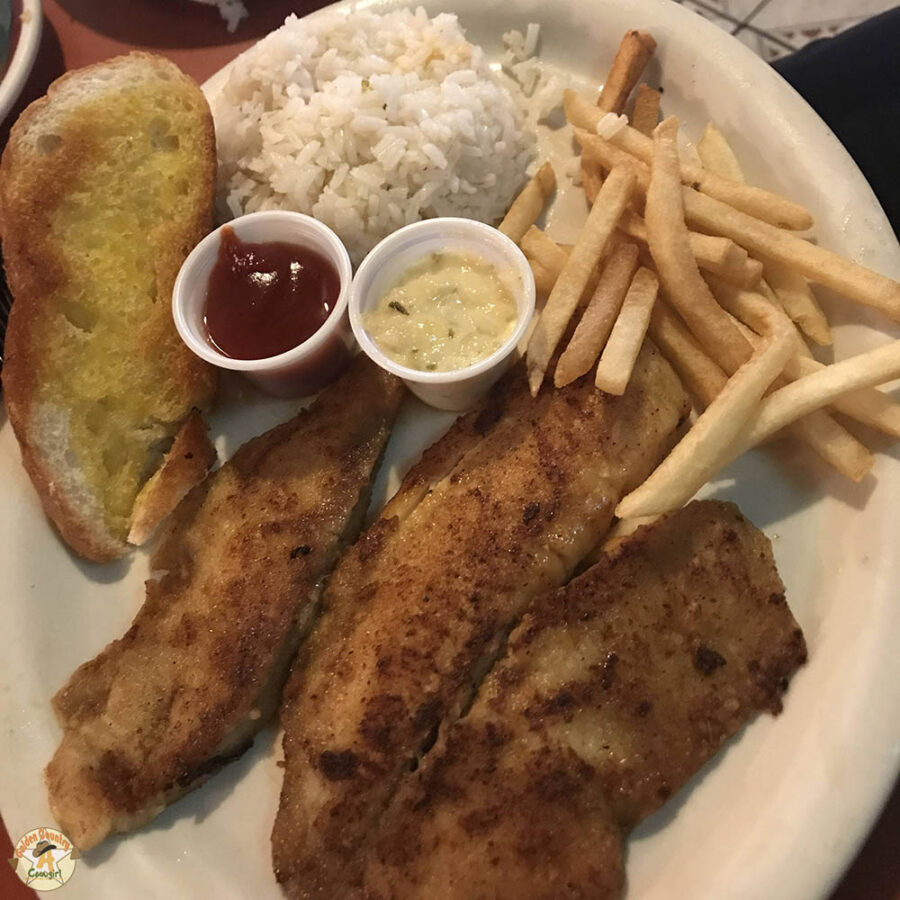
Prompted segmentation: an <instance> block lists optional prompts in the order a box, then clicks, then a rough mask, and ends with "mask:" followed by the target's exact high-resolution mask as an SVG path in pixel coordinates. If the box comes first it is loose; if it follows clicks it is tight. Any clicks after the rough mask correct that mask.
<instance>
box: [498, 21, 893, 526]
mask: <svg viewBox="0 0 900 900" xmlns="http://www.w3.org/2000/svg"><path fill="white" fill-rule="evenodd" d="M655 49H656V42H655V41H654V40H653V38H652V37H651V36H650V35H648V34H646V33H643V32H640V31H629V32H628V33H627V34H626V35H625V37H624V38H623V40H622V43H621V45H620V47H619V51H618V53H617V54H616V57H615V60H614V62H613V65H612V68H611V70H610V72H609V75H608V77H607V79H606V82H605V84H604V87H603V91H602V92H601V94H600V98H599V100H598V101H597V103H596V104H594V103H591V102H589V101H587V100H585V99H584V98H583V97H581V96H579V95H578V94H576V93H574V92H572V91H566V94H565V112H566V117H567V119H568V121H569V122H570V123H571V124H572V126H573V127H574V131H575V136H576V140H577V142H578V144H579V145H580V147H581V183H582V186H583V188H584V190H585V194H586V196H587V198H588V200H589V201H590V204H591V208H590V213H589V214H588V218H587V222H586V223H585V225H584V227H583V228H582V230H581V232H580V233H579V235H578V238H577V240H576V242H575V244H574V245H573V246H565V245H561V244H557V243H556V242H555V241H553V240H552V239H551V238H550V237H549V236H548V235H547V234H546V233H544V232H543V231H541V230H540V229H539V228H538V227H537V226H536V224H535V223H536V222H537V221H538V219H539V217H540V216H541V214H542V213H543V211H544V208H545V206H546V205H547V203H548V202H549V201H550V198H551V197H552V195H553V193H554V191H555V188H556V177H555V175H554V172H553V169H552V167H551V166H550V164H549V163H544V165H543V166H541V168H540V169H539V170H538V172H537V174H536V175H535V176H534V178H533V179H532V180H531V182H529V184H528V185H527V186H526V188H525V189H524V190H523V192H522V193H521V195H520V196H519V197H518V198H517V199H516V201H515V202H514V203H513V205H512V206H511V207H510V210H509V213H508V214H507V216H506V217H505V219H504V220H503V222H502V224H501V225H500V230H501V231H503V232H504V233H505V234H507V235H508V236H509V237H510V238H512V239H513V240H514V241H516V242H517V243H518V244H519V245H520V247H521V248H522V250H523V252H524V253H525V255H526V257H527V258H528V260H529V262H530V264H531V268H532V271H533V273H534V277H535V283H536V285H537V288H538V291H539V292H541V293H543V294H545V295H546V297H547V300H546V303H545V305H544V308H543V310H542V311H541V313H540V315H539V317H538V319H537V321H536V324H535V325H534V327H533V330H532V332H531V336H530V338H529V341H528V346H527V351H526V371H527V377H528V382H529V387H530V389H531V392H532V394H533V395H537V393H538V391H539V390H540V389H541V386H542V385H543V383H544V381H545V379H546V377H547V373H548V370H550V368H551V366H552V367H553V368H552V376H553V384H554V385H555V386H556V387H562V386H563V385H566V384H569V383H570V382H572V381H575V380H576V379H578V378H581V377H583V376H584V375H586V374H587V373H588V372H590V371H591V369H594V370H595V373H594V380H595V383H596V385H597V387H598V389H600V390H603V391H606V392H608V393H610V394H617V395H621V394H623V393H624V392H625V389H626V388H627V386H628V382H629V379H630V377H631V372H632V369H633V367H634V364H635V360H636V359H637V356H638V353H639V351H640V348H641V346H642V344H643V343H644V341H645V340H651V341H652V342H653V344H654V345H655V346H656V347H657V348H658V349H659V351H660V352H661V353H662V354H663V355H664V356H665V357H666V358H667V359H668V360H669V362H670V363H671V364H672V366H673V368H674V369H675V370H676V371H677V372H678V374H679V375H680V377H681V379H682V381H683V383H684V384H685V386H686V388H687V389H688V391H689V392H690V393H691V395H692V397H693V398H694V401H695V406H696V408H697V412H698V415H697V418H696V420H695V421H694V423H693V425H692V427H691V428H690V430H689V431H688V432H687V434H686V435H685V436H684V437H683V438H682V440H681V441H680V442H679V443H678V444H677V445H676V447H675V448H674V449H673V450H672V452H671V453H670V454H669V456H668V457H667V458H666V459H665V460H664V461H663V462H662V463H661V464H660V466H659V467H658V468H657V469H656V471H655V472H653V474H652V475H651V476H650V477H649V478H648V479H647V480H646V481H645V482H644V484H642V485H641V486H640V487H639V488H637V489H636V490H635V491H633V492H632V493H631V494H629V495H628V496H626V497H625V498H623V499H622V501H621V502H620V503H619V506H618V508H617V510H616V514H617V516H618V517H619V518H620V519H628V520H637V519H639V518H641V519H642V518H643V517H647V516H656V515H659V514H662V513H665V512H669V511H671V510H673V509H677V508H678V507H680V506H682V505H683V504H684V503H685V502H687V501H688V500H689V499H690V498H691V497H692V496H693V495H694V494H695V493H696V492H697V491H698V490H699V489H700V488H701V487H702V486H703V485H704V484H705V483H706V482H707V481H709V480H710V479H711V478H713V477H714V476H715V475H716V473H718V472H719V471H720V470H721V469H722V468H724V467H725V466H726V465H728V464H729V463H730V462H732V461H733V460H734V459H735V458H736V457H737V456H738V455H740V454H741V453H743V452H744V451H746V450H748V449H750V448H751V447H754V446H756V445H758V444H760V443H762V442H763V441H766V440H768V439H769V438H770V437H772V436H773V435H775V434H777V433H779V432H782V430H784V431H785V432H786V433H787V434H789V435H790V436H791V437H793V438H795V439H797V440H800V441H802V442H803V443H805V444H807V445H808V446H809V447H811V448H812V449H813V450H814V451H815V452H816V453H818V454H819V455H820V456H821V457H822V458H823V459H825V460H826V461H828V462H829V463H830V464H831V465H832V466H833V467H834V468H835V469H837V470H838V471H839V472H841V473H842V474H843V475H845V476H846V477H848V478H850V479H852V480H854V481H860V480H862V479H863V478H864V477H865V476H866V474H867V473H868V472H869V471H870V469H871V467H872V464H873V457H872V453H871V452H870V451H869V450H868V449H867V448H866V447H865V446H864V445H863V444H862V443H861V442H860V440H859V439H858V438H856V437H854V435H852V434H851V433H850V431H848V430H847V429H846V428H845V427H844V426H843V425H841V424H840V423H839V422H838V420H837V419H835V418H834V417H833V415H832V414H833V413H834V412H840V413H841V414H843V415H844V416H847V417H849V418H850V419H854V420H856V421H858V422H862V423H864V424H865V425H867V426H870V427H873V428H876V429H878V430H880V431H882V432H884V433H885V434H888V435H891V436H892V437H900V404H898V403H897V402H896V401H894V400H893V399H892V398H891V397H890V396H889V395H888V394H887V393H884V392H882V391H879V390H877V389H876V386H877V385H883V384H885V383H886V382H889V381H891V380H893V379H895V378H897V377H900V341H893V342H891V343H888V344H886V345H884V346H882V347H879V348H878V349H876V350H872V351H869V352H867V353H863V354H860V355H858V356H856V357H853V358H851V359H847V360H844V361H842V362H838V363H835V364H834V365H827V366H826V365H824V364H822V363H820V362H817V361H816V360H815V359H814V358H813V356H812V354H811V352H810V349H809V346H808V344H807V341H812V342H813V343H815V344H818V345H820V346H825V345H829V344H831V342H832V335H831V328H830V326H829V323H828V320H827V318H826V316H825V313H824V312H823V310H822V308H821V307H820V305H819V303H818V302H817V300H816V297H815V294H814V293H813V290H812V288H811V286H810V285H811V283H815V284H820V285H825V286H826V287H829V288H832V289H833V290H835V291H837V292H838V293H840V294H842V295H843V296H845V297H847V298H848V299H850V300H854V301H856V302H858V303H863V304H866V305H868V306H871V307H874V308H876V309H878V310H880V311H882V312H883V313H885V314H887V315H888V316H889V317H890V318H892V319H894V320H895V321H896V320H900V283H898V282H896V281H894V280H892V279H890V278H887V277H885V276H883V275H880V274H878V273H877V272H873V271H871V270H869V269H866V268H865V267H863V266H861V265H859V264H858V263H856V262H853V261H851V260H849V259H845V258H843V257H841V256H839V255H837V254H836V253H833V252H831V251H829V250H826V249H824V248H822V247H819V246H817V245H816V244H814V243H812V242H810V241H809V240H807V239H806V238H805V237H803V236H802V235H800V234H798V233H797V232H802V231H806V230H807V229H809V228H811V227H812V224H813V219H812V216H811V215H810V213H809V211H808V210H806V209H804V208H803V207H802V206H800V205H799V204H797V203H794V202H792V201H790V200H788V199H786V198H784V197H781V196H779V195H777V194H774V193H771V192H770V191H766V190H763V189H762V188H759V187H755V186H752V185H748V184H747V183H746V181H745V179H744V174H743V171H742V169H741V166H740V163H739V162H738V159H737V157H736V156H735V154H734V152H733V151H732V149H731V147H730V146H729V145H728V142H727V140H726V139H725V137H724V135H723V134H722V133H721V132H720V131H719V130H718V129H717V128H716V126H715V125H714V124H713V123H710V124H708V125H707V126H706V129H705V131H704V132H703V135H702V137H701V138H700V140H699V142H698V144H697V147H696V151H697V153H696V155H697V157H699V163H698V162H697V161H696V160H695V159H694V160H692V159H688V158H687V155H686V154H682V153H681V152H680V151H679V148H678V129H679V123H678V120H677V119H676V118H675V117H674V116H670V117H668V118H666V119H664V120H663V121H662V122H659V123H658V119H659V108H660V92H659V91H657V90H654V89H653V88H651V87H649V86H648V85H646V84H638V82H639V81H640V78H641V76H642V73H643V70H644V67H645V66H646V64H647V62H648V60H649V59H650V57H651V56H652V54H653V52H654V51H655ZM635 88H637V90H636V95H635V100H634V106H633V113H632V115H631V117H630V124H625V120H624V119H623V118H621V116H622V113H623V111H624V109H625V106H626V103H627V101H628V98H629V97H630V96H631V94H632V92H634V91H635ZM604 135H606V136H604ZM573 325H574V327H573ZM564 344H565V345H564ZM563 345H564V346H563Z"/></svg>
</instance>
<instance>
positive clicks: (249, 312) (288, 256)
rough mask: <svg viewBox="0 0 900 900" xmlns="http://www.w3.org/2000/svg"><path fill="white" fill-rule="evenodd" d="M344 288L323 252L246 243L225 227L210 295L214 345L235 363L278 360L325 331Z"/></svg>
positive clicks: (208, 324)
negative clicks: (276, 357) (324, 327)
mask: <svg viewBox="0 0 900 900" xmlns="http://www.w3.org/2000/svg"><path fill="white" fill-rule="evenodd" d="M340 287H341V285H340V276H339V275H338V272H337V269H336V268H335V267H334V266H333V265H332V264H331V262H330V261H329V260H327V259H326V258H325V257H324V256H322V254H321V253H318V252H317V251H315V250H312V249H310V248H309V247H302V246H300V245H299V244H290V243H287V242H284V241H271V242H267V243H264V244H250V243H244V242H243V241H242V240H241V239H240V238H239V237H238V236H237V235H236V234H235V233H234V229H232V228H223V229H222V241H221V243H220V245H219V256H218V259H217V260H216V264H215V266H214V267H213V270H212V272H211V273H210V276H209V286H208V287H207V290H206V309H205V310H204V315H203V321H204V324H205V325H206V330H207V333H208V334H209V341H210V343H211V344H212V345H213V346H214V347H215V348H216V349H217V350H218V351H219V352H220V353H223V354H225V356H230V357H231V358H232V359H265V358H266V357H269V356H277V355H278V354H279V353H284V352H285V351H286V350H291V349H293V348H294V347H296V346H297V345H298V344H301V343H303V341H305V340H306V339H307V338H309V337H311V336H312V335H313V334H315V333H316V332H317V331H318V330H319V328H321V327H322V325H323V324H324V322H325V320H326V319H327V318H328V314H329V313H330V312H331V310H332V309H333V308H334V304H335V302H336V301H337V298H338V294H339V293H340Z"/></svg>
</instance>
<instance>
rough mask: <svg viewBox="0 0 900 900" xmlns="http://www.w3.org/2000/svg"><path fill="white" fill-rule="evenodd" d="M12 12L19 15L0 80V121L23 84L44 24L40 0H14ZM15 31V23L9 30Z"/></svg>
mask: <svg viewBox="0 0 900 900" xmlns="http://www.w3.org/2000/svg"><path fill="white" fill-rule="evenodd" d="M12 14H13V20H14V21H15V19H18V39H17V40H16V41H15V45H14V47H13V48H12V55H11V57H10V60H9V66H8V67H7V69H6V72H5V73H4V75H3V80H2V81H0V121H2V120H3V119H5V118H6V117H7V115H8V114H9V111H10V110H11V109H12V107H13V105H14V104H15V102H16V100H18V99H19V96H20V95H21V93H22V90H23V88H24V87H25V82H26V81H27V80H28V76H29V75H30V74H31V70H32V68H33V67H34V61H35V59H36V58H37V54H38V48H39V47H40V44H41V34H42V32H43V27H44V11H43V8H42V7H41V0H13V4H12ZM15 32H16V28H15V27H14V28H13V29H12V33H13V34H15Z"/></svg>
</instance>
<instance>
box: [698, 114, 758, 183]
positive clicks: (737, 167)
mask: <svg viewBox="0 0 900 900" xmlns="http://www.w3.org/2000/svg"><path fill="white" fill-rule="evenodd" d="M697 155H698V156H699V157H700V162H701V163H703V168H704V169H706V170H707V171H709V172H714V173H715V174H716V175H721V176H722V177H723V178H730V179H731V180H732V181H737V182H738V183H740V184H744V183H745V182H746V179H745V178H744V172H743V170H742V169H741V164H740V163H739V162H738V159H737V157H736V156H735V155H734V151H733V150H732V149H731V145H730V144H729V143H728V141H727V140H726V139H725V135H724V134H722V132H721V131H719V129H718V128H716V126H715V125H714V124H713V123H712V122H707V123H706V128H704V129H703V134H702V135H700V140H699V141H697Z"/></svg>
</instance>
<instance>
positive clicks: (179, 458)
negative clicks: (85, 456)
mask: <svg viewBox="0 0 900 900" xmlns="http://www.w3.org/2000/svg"><path fill="white" fill-rule="evenodd" d="M215 461H216V449H215V447H213V445H212V444H211V443H210V441H209V435H208V434H207V432H206V422H205V421H204V420H203V416H201V415H200V413H199V412H198V411H197V410H196V409H194V410H192V411H191V414H190V415H189V416H188V417H187V418H186V419H185V420H184V424H183V425H182V426H181V430H180V431H179V432H178V434H176V435H175V441H174V443H173V444H172V447H171V449H170V450H169V452H168V453H167V454H166V458H165V459H164V460H163V464H162V465H161V466H160V467H159V468H158V469H157V470H156V471H155V472H154V473H153V475H151V476H150V479H149V481H148V482H147V483H146V484H145V485H144V487H143V488H142V489H141V492H140V493H139V494H138V496H137V500H135V501H134V513H133V515H132V519H131V530H130V531H129V532H128V543H129V544H135V545H138V546H140V545H141V544H143V543H144V542H145V541H146V540H148V539H149V538H150V537H151V536H152V534H153V532H154V531H155V530H156V528H157V526H158V525H159V524H160V522H162V520H163V519H165V518H166V516H168V515H169V513H170V512H172V510H173V509H175V507H176V506H178V504H179V502H180V501H181V498H182V497H184V495H185V494H187V492H188V491H189V490H190V489H191V488H192V487H193V486H194V485H195V484H199V483H200V482H201V481H203V479H204V478H205V477H206V473H207V472H208V471H209V470H210V468H211V467H212V465H213V463H215Z"/></svg>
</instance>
